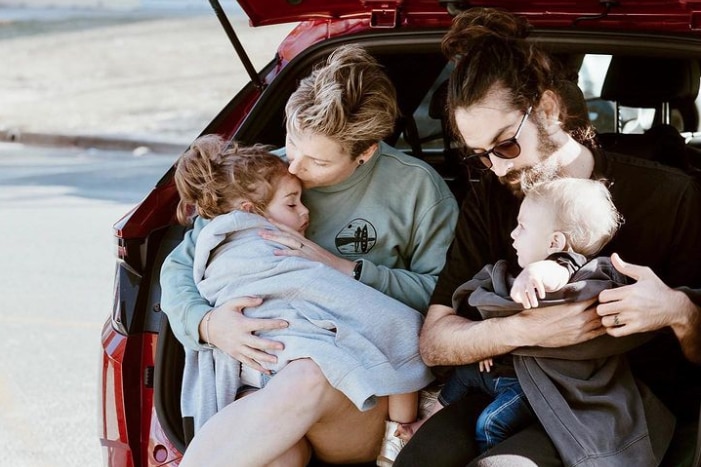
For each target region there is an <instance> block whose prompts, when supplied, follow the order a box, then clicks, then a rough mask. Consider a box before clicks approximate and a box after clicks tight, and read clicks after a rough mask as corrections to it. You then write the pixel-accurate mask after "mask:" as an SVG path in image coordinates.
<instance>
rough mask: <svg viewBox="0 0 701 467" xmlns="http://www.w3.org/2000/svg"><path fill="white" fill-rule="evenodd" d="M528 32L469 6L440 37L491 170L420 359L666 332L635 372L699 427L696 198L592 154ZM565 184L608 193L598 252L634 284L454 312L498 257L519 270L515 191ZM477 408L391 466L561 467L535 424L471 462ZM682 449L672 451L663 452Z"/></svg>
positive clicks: (634, 164) (464, 225)
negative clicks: (605, 239)
mask: <svg viewBox="0 0 701 467" xmlns="http://www.w3.org/2000/svg"><path fill="white" fill-rule="evenodd" d="M528 32H529V26H528V24H527V23H526V22H525V21H524V20H523V19H520V18H517V17H514V16H513V15H511V14H509V13H506V12H503V11H500V10H493V9H488V8H485V9H480V8H473V9H470V10H469V11H466V12H464V13H463V14H461V15H460V16H458V17H457V18H456V19H455V20H454V22H453V26H452V28H451V30H450V31H449V32H448V33H447V35H446V37H445V38H444V40H443V48H444V52H445V53H446V55H448V56H449V57H455V59H456V66H455V70H454V72H453V74H452V76H451V78H450V82H449V86H448V109H449V114H450V119H451V123H452V126H453V128H454V129H455V130H456V133H457V134H458V135H459V137H460V138H461V139H462V141H463V143H464V144H465V146H466V147H467V148H468V152H469V153H471V155H470V157H469V160H470V161H475V162H480V163H481V164H482V165H483V166H484V168H485V169H489V172H488V173H486V174H485V176H484V177H482V179H481V181H480V183H477V184H475V186H474V187H473V188H472V189H471V191H470V192H469V193H468V194H467V197H466V199H465V201H464V203H463V205H462V209H461V215H460V219H459V221H458V226H457V230H456V235H455V240H454V241H453V243H452V245H451V247H450V249H449V251H448V254H447V262H446V265H445V268H444V269H443V272H442V273H441V275H440V277H439V280H438V284H437V286H436V289H435V291H434V294H433V297H432V299H431V305H430V307H429V310H428V315H427V318H426V321H425V324H424V327H423V330H422V334H421V352H422V357H423V358H424V361H425V362H426V363H427V364H429V365H449V366H454V365H464V364H467V363H474V362H478V361H480V360H484V359H487V358H493V357H498V356H500V355H505V354H508V353H510V352H512V351H514V350H515V349H518V348H521V347H528V346H537V347H546V348H560V347H565V346H570V345H574V344H579V343H582V342H587V341H589V340H591V339H593V338H595V337H598V336H601V335H603V334H606V333H608V334H609V335H611V336H614V337H620V336H627V335H631V334H635V333H640V332H646V331H658V336H657V337H656V338H655V339H653V340H652V341H651V342H650V343H648V344H645V345H643V346H642V347H640V348H638V349H636V350H635V351H633V352H631V353H630V354H629V357H630V362H631V367H632V370H633V372H634V374H635V375H636V377H637V378H638V380H640V381H643V382H644V383H645V384H647V385H648V386H649V387H650V388H651V389H652V390H653V392H654V393H655V394H656V395H657V396H658V397H659V398H660V399H661V400H663V401H664V402H665V404H667V406H668V407H669V408H670V409H671V410H672V411H673V412H674V413H675V414H676V416H677V428H678V430H679V429H680V428H682V429H683V427H684V426H686V427H687V428H688V427H689V426H691V427H693V426H695V425H694V423H695V421H696V417H697V414H698V413H699V400H701V397H700V396H699V394H700V392H699V388H700V387H701V385H700V384H699V373H701V372H699V371H698V367H697V366H694V363H696V364H698V363H701V316H700V315H701V309H700V308H699V307H698V306H697V304H699V303H701V300H699V293H698V290H696V291H692V290H689V289H686V288H682V290H675V289H672V288H670V287H681V286H683V285H686V286H690V287H692V288H695V289H699V288H701V248H698V245H697V241H698V239H699V238H701V219H700V218H699V217H700V216H699V212H701V194H700V193H699V187H698V185H697V184H696V182H695V181H694V179H693V178H692V177H690V176H688V175H686V174H684V173H682V172H680V171H677V170H675V169H671V168H668V167H664V166H661V165H658V164H656V163H653V162H649V161H644V160H641V159H637V158H634V157H628V156H623V155H618V154H611V153H605V152H603V151H600V150H597V149H596V148H595V145H594V144H592V139H591V136H592V134H593V132H592V131H591V129H590V128H588V127H586V126H583V125H582V123H581V122H582V120H581V117H578V119H576V120H574V121H577V122H578V123H574V124H573V123H571V122H572V121H573V120H572V119H568V116H567V103H566V97H565V92H564V90H566V89H568V88H567V86H568V84H566V83H565V82H564V80H563V78H561V77H560V74H561V72H560V70H558V69H557V67H556V64H555V63H554V62H553V61H551V59H550V58H549V57H548V56H547V55H546V54H545V53H544V52H543V51H541V50H540V49H538V48H537V47H536V46H535V45H533V44H532V43H529V42H527V40H526V37H527V35H528ZM569 84H571V83H569ZM560 176H567V177H575V178H595V179H601V178H603V179H606V180H608V181H609V182H610V184H611V186H610V190H611V193H612V198H613V201H614V203H615V205H616V207H617V208H618V210H619V212H620V213H621V215H622V216H623V218H624V219H625V220H626V222H625V224H624V225H623V226H622V228H621V229H620V231H619V233H618V234H617V235H616V236H615V237H614V239H613V240H612V241H611V242H610V243H609V244H608V245H607V247H606V248H605V249H604V250H603V251H602V253H601V254H602V255H611V254H612V253H614V252H615V253H619V254H620V257H621V258H623V259H624V260H626V261H630V262H632V263H635V264H645V265H646V267H643V266H637V265H635V264H629V263H627V262H623V261H621V260H614V266H615V267H616V269H618V270H619V271H620V272H622V273H623V274H625V275H627V276H630V277H631V278H632V279H634V280H635V281H637V282H635V283H634V284H632V285H629V286H624V287H621V288H618V289H614V290H609V291H604V292H602V293H601V294H600V295H599V297H598V302H597V301H596V300H592V301H588V302H580V303H575V304H567V305H558V306H554V307H549V308H543V309H539V308H534V309H530V310H525V311H524V312H522V313H518V314H516V315H513V316H510V317H505V318H494V319H489V320H484V321H482V320H480V317H479V314H478V313H476V312H475V311H474V310H470V309H458V310H455V309H453V308H452V307H451V297H452V294H453V292H454V291H455V289H456V288H457V287H458V286H459V285H460V284H462V283H463V282H465V281H466V280H469V279H470V278H471V277H472V276H473V275H474V274H475V273H477V271H479V270H480V269H481V268H482V267H483V266H484V265H485V264H489V263H494V262H496V261H497V260H499V259H502V258H506V259H507V261H509V263H510V264H513V265H516V264H517V261H516V256H515V252H514V250H513V249H512V248H511V241H510V238H509V233H510V232H511V230H513V228H514V227H515V226H516V218H517V213H518V209H519V205H520V202H521V201H520V200H521V197H520V194H521V187H522V186H524V184H530V183H534V182H538V181H544V180H549V179H553V178H555V177H560ZM668 285H669V287H668ZM595 302H597V303H595ZM695 303H696V304H695ZM478 397H479V396H468V397H466V398H465V399H463V400H462V401H460V402H458V403H455V404H453V405H451V406H449V407H448V408H446V409H445V410H443V411H441V412H439V414H437V415H436V416H435V417H432V418H431V419H429V420H428V421H427V422H426V423H425V424H424V425H423V426H422V427H421V429H420V430H419V431H418V432H417V433H416V434H415V435H414V437H413V438H412V439H411V441H410V442H409V443H408V444H407V446H406V447H405V448H404V449H403V450H402V452H401V453H400V455H399V457H398V458H397V461H396V462H395V466H397V467H400V466H401V467H404V466H409V465H416V466H426V465H436V466H444V465H461V466H463V465H466V464H467V463H468V462H470V461H473V463H472V464H470V465H490V466H493V465H509V466H513V465H534V463H535V464H536V465H539V466H544V465H562V461H561V459H560V455H559V454H558V452H557V450H556V449H555V447H554V446H553V444H552V442H551V441H550V440H549V438H548V436H547V434H546V433H545V432H544V431H543V428H542V427H541V426H540V424H538V423H534V424H532V425H531V426H529V427H528V428H526V429H524V430H523V431H521V432H519V433H517V434H516V435H514V436H512V437H510V438H508V439H507V440H506V441H504V442H503V443H501V444H499V445H497V446H496V447H495V448H493V449H491V450H489V451H488V452H486V453H484V454H482V455H481V456H479V457H478V458H477V459H475V457H476V456H477V449H476V446H475V441H474V426H475V423H474V420H476V417H477V416H478V415H479V413H480V412H481V410H482V409H483V408H484V406H485V405H486V402H487V401H485V400H479V399H478ZM582 397H593V396H590V395H583V396H582ZM689 423H691V425H689ZM691 433H692V434H693V429H692V431H691ZM676 451H677V450H676V449H675V448H674V446H673V447H672V448H670V449H669V450H668V454H671V453H674V452H676ZM582 465H585V464H582Z"/></svg>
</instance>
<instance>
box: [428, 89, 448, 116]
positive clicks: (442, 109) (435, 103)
mask: <svg viewBox="0 0 701 467" xmlns="http://www.w3.org/2000/svg"><path fill="white" fill-rule="evenodd" d="M447 113H448V80H445V81H443V82H442V83H441V84H439V85H438V87H437V88H436V90H435V91H433V95H432V96H431V102H429V104H428V116H429V117H431V118H435V119H436V120H441V119H442V118H444V117H445V115H446V114H447Z"/></svg>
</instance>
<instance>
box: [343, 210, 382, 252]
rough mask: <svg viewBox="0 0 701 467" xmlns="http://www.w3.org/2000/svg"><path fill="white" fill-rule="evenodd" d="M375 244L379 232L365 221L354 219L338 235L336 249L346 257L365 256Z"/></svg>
mask: <svg viewBox="0 0 701 467" xmlns="http://www.w3.org/2000/svg"><path fill="white" fill-rule="evenodd" d="M375 243H377V231H376V230H375V227H374V226H373V225H372V224H371V223H370V222H368V221H367V220H365V219H353V220H352V221H350V222H349V223H348V224H347V225H346V226H345V227H344V228H343V229H342V230H341V231H340V232H338V234H336V248H337V249H338V252H339V253H341V254H342V255H344V256H355V255H364V254H366V253H367V252H368V251H370V250H372V247H374V246H375Z"/></svg>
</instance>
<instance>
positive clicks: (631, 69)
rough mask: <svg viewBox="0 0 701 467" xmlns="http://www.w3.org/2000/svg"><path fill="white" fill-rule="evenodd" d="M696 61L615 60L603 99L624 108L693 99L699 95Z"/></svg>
mask: <svg viewBox="0 0 701 467" xmlns="http://www.w3.org/2000/svg"><path fill="white" fill-rule="evenodd" d="M699 79H701V71H700V70H699V62H698V60H691V59H689V60H686V59H677V58H650V57H628V56H614V57H613V58H612V59H611V64H610V65H609V69H608V72H607V73H606V79H605V80H604V85H603V88H602V89H601V97H602V99H606V100H609V101H616V102H617V103H618V104H619V105H623V106H626V107H657V106H658V105H659V104H661V103H662V102H671V101H675V100H678V99H682V100H684V99H691V100H692V101H693V100H694V99H696V96H697V95H698V93H699Z"/></svg>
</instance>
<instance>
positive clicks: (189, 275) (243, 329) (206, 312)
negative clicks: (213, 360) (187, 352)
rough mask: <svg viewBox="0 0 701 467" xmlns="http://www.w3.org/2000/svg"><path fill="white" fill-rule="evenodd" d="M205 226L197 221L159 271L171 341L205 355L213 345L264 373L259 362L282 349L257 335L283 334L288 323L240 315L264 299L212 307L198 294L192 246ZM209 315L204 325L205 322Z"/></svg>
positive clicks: (273, 360) (162, 301)
mask: <svg viewBox="0 0 701 467" xmlns="http://www.w3.org/2000/svg"><path fill="white" fill-rule="evenodd" d="M205 225H206V221H204V220H202V219H199V218H198V219H197V220H196V221H195V225H194V227H193V229H192V230H190V231H188V232H186V234H185V236H184V238H183V241H182V242H181V243H180V244H179V245H178V246H177V247H176V248H175V249H174V250H173V251H172V252H171V253H170V254H169V255H168V257H167V258H166V259H165V261H164V262H163V266H162V268H161V308H162V309H163V311H164V312H165V313H166V315H168V320H169V323H170V326H171V329H172V331H173V334H175V337H176V338H177V339H178V340H179V341H180V342H181V343H182V344H183V345H184V346H186V347H188V348H191V349H193V350H203V349H207V348H209V347H210V346H215V347H217V348H219V349H221V350H222V351H224V352H226V353H228V354H229V355H231V356H232V357H234V358H235V359H237V360H239V361H241V362H244V363H246V364H248V365H249V366H251V367H252V368H256V369H258V370H259V371H263V367H262V366H261V365H259V363H261V362H271V363H274V362H275V361H276V357H274V356H273V355H270V354H268V353H267V351H268V350H279V349H281V348H282V344H281V343H279V342H275V341H271V340H268V339H263V338H260V337H258V336H256V335H255V333H256V332H257V331H262V330H272V329H281V328H284V327H287V322H286V321H284V320H278V319H274V320H271V319H257V318H248V317H246V316H244V314H243V309H244V308H246V307H253V306H257V305H260V303H261V302H262V300H261V299H260V298H254V297H243V298H239V299H236V300H232V301H231V302H228V303H224V304H223V305H221V306H219V307H218V308H215V309H212V306H211V305H210V304H209V302H207V301H206V300H205V299H204V298H202V296H201V295H200V293H199V291H198V289H197V286H196V285H195V280H194V277H193V272H192V268H193V261H194V255H195V242H196V240H197V236H198V235H199V233H200V231H201V230H202V228H203V227H204V226H205ZM205 316H208V319H207V320H204V318H205Z"/></svg>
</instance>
